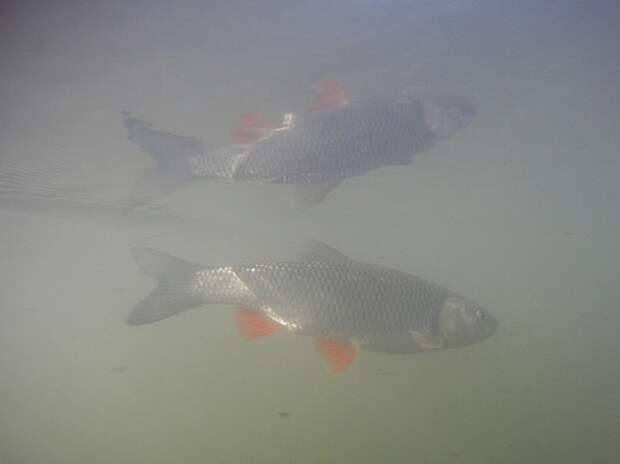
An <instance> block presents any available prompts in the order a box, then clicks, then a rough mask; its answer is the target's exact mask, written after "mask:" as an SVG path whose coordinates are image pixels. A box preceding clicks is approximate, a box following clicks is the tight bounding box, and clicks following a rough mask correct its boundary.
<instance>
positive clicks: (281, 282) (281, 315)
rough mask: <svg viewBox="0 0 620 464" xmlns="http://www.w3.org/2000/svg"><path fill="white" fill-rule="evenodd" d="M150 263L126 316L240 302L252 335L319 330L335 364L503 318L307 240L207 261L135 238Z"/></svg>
mask: <svg viewBox="0 0 620 464" xmlns="http://www.w3.org/2000/svg"><path fill="white" fill-rule="evenodd" d="M132 254H133V256H134V259H135V261H136V263H137V265H138V266H139V267H140V268H141V269H142V271H143V272H144V273H146V274H147V275H149V276H151V277H153V278H154V279H156V280H157V281H158V283H159V285H158V286H157V287H156V288H155V289H154V290H153V291H152V293H150V294H149V295H148V296H147V297H145V298H144V299H143V300H141V301H140V302H138V303H137V304H136V305H135V307H134V308H133V309H132V310H131V312H130V313H129V315H128V316H127V319H126V323H127V324H128V325H130V326H140V325H145V324H150V323H154V322H157V321H160V320H163V319H166V318H169V317H171V316H174V315H175V314H178V313H181V312H183V311H186V310H188V309H191V308H195V307H199V306H203V305H209V304H226V305H233V306H235V307H236V308H237V311H236V322H237V326H238V328H239V330H240V333H241V334H242V335H243V336H244V337H246V338H247V339H249V340H254V339H257V338H261V337H266V336H269V335H272V334H274V333H276V332H290V333H293V334H299V335H304V336H307V337H311V338H313V339H314V340H315V346H316V348H317V350H318V352H319V353H320V354H321V356H322V357H323V358H324V359H325V360H326V361H327V363H328V365H329V366H330V368H331V369H332V370H333V371H335V372H341V371H344V370H346V369H347V368H348V367H349V366H350V365H351V364H352V363H353V361H354V360H355V359H356V357H357V355H358V353H359V352H360V351H362V350H367V351H374V352H382V353H401V354H405V353H425V352H432V351H437V350H445V349H451V348H458V347H462V346H466V345H471V344H473V343H477V342H481V341H483V340H486V339H487V338H489V337H490V336H491V335H492V334H493V333H494V332H495V330H496V328H497V327H498V321H497V319H495V318H494V317H493V316H492V315H491V314H490V313H489V312H488V311H487V310H485V309H483V308H482V307H481V306H480V305H478V304H477V303H475V302H473V301H472V300H470V299H468V298H466V297H464V296H461V295H459V294H457V293H455V292H453V291H451V290H448V289H446V288H444V287H442V286H441V285H438V284H436V283H434V282H431V281H428V280H426V279H423V278H420V277H416V276H414V275H412V274H408V273H405V272H402V271H398V270H394V269H390V268H387V267H383V266H379V265H375V264H367V263H363V262H359V261H354V260H352V259H350V258H348V257H347V256H345V255H344V254H342V253H341V252H339V251H338V250H336V249H335V248H333V247H330V246H329V245H327V244H325V243H322V242H318V241H313V240H308V241H306V242H304V244H303V245H302V246H301V248H300V249H299V251H298V254H297V257H296V259H295V260H291V261H282V262H280V261H276V262H264V263H258V264H246V265H232V266H202V265H199V264H194V263H191V262H187V261H184V260H182V259H180V258H177V257H175V256H172V255H169V254H167V253H164V252H161V251H158V250H155V249H152V248H143V247H135V248H133V249H132Z"/></svg>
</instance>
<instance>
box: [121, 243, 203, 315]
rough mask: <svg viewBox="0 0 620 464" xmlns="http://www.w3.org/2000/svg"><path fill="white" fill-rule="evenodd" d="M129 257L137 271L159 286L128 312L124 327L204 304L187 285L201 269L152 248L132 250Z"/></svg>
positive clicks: (189, 285)
mask: <svg viewBox="0 0 620 464" xmlns="http://www.w3.org/2000/svg"><path fill="white" fill-rule="evenodd" d="M132 254H133V257H134V259H135V260H136V263H137V264H138V266H139V267H140V269H142V271H144V273H145V274H147V275H149V276H151V277H153V278H154V279H156V280H157V281H158V282H159V286H158V287H157V288H156V289H155V290H153V291H152V292H151V294H150V295H148V296H147V297H146V298H144V299H143V300H142V301H140V302H139V303H138V304H137V305H136V306H135V307H134V308H133V310H132V311H131V312H130V313H129V316H127V324H128V325H143V324H150V323H152V322H156V321H159V320H161V319H166V318H168V317H170V316H174V315H175V314H177V313H180V312H182V311H185V310H186V309H190V308H194V307H196V306H200V305H203V304H205V303H206V301H205V300H204V299H203V298H202V297H201V296H200V295H199V294H197V293H196V292H195V291H194V290H193V289H192V286H191V284H192V279H193V276H194V274H195V273H196V272H197V271H198V270H200V269H201V268H202V266H199V265H197V264H194V263H190V262H187V261H184V260H182V259H180V258H177V257H175V256H172V255H169V254H167V253H163V252H161V251H157V250H154V249H152V248H141V247H136V248H132Z"/></svg>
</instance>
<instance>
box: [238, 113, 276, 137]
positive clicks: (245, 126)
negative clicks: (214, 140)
mask: <svg viewBox="0 0 620 464" xmlns="http://www.w3.org/2000/svg"><path fill="white" fill-rule="evenodd" d="M239 119H240V121H239V127H237V128H236V129H235V130H234V131H233V133H232V137H233V141H234V142H235V143H252V142H258V141H259V140H263V139H265V138H269V137H270V136H271V134H272V133H273V130H274V129H275V126H274V125H273V124H272V123H270V122H269V121H268V120H267V119H266V118H265V117H264V116H262V115H261V114H260V113H257V112H254V111H252V112H247V113H243V114H242V115H241V117H240V118H239Z"/></svg>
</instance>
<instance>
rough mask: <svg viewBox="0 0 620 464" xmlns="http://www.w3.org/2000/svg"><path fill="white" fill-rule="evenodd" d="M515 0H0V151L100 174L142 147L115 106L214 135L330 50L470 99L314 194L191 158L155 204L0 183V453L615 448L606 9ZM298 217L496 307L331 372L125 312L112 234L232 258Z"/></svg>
mask: <svg viewBox="0 0 620 464" xmlns="http://www.w3.org/2000/svg"><path fill="white" fill-rule="evenodd" d="M505 3H509V2H505ZM527 3H528V4H526V5H522V7H514V6H509V5H503V6H502V5H500V4H496V2H485V1H477V2H476V1H471V2H467V1H463V2H448V3H446V4H443V5H441V6H436V5H434V4H431V3H430V2H419V3H409V2H370V1H346V2H339V3H337V4H336V6H332V7H327V6H326V5H323V4H322V2H317V3H305V2H298V3H295V2H278V1H269V2H263V3H261V4H258V3H256V4H255V3H252V2H230V3H225V2H221V3H220V4H217V3H209V2H206V4H205V5H203V4H202V3H200V2H196V3H192V2H187V3H182V4H178V5H176V4H175V6H172V5H167V4H163V3H162V4H159V5H158V4H155V3H153V4H151V3H148V2H136V3H134V4H132V5H129V6H128V5H125V4H124V3H118V4H116V3H111V4H109V5H108V4H106V5H104V4H102V5H99V6H92V8H91V7H85V6H76V5H74V4H73V2H66V3H65V4H58V6H57V7H56V6H55V7H53V8H52V7H51V6H44V5H43V4H41V5H38V4H36V3H31V5H30V6H13V7H6V8H7V16H6V17H5V18H4V19H3V20H2V21H3V23H2V24H3V29H4V32H3V33H2V34H3V37H4V38H5V40H3V44H2V54H3V56H4V58H3V63H4V64H3V67H2V71H0V76H2V83H3V85H2V87H3V91H2V94H3V98H2V100H3V102H4V103H3V104H2V110H0V111H1V118H2V125H1V127H0V131H1V134H2V135H1V137H0V147H1V150H0V151H1V155H0V156H2V158H1V161H2V162H4V163H7V162H10V163H15V162H19V163H22V164H24V165H26V166H28V167H30V168H32V167H35V168H36V167H37V166H39V165H41V163H47V164H56V163H61V164H63V165H65V164H66V162H67V161H68V163H69V164H70V165H71V167H72V169H73V171H71V170H69V171H68V174H67V177H68V179H65V180H67V181H68V183H71V184H73V185H80V186H87V187H89V188H94V190H95V191H97V192H101V191H105V195H107V196H109V197H116V198H119V197H122V195H123V194H126V192H127V191H129V190H130V188H131V185H132V182H133V180H134V179H135V178H137V177H138V176H139V175H140V174H141V173H142V172H143V171H144V170H145V169H147V168H148V167H149V166H150V164H149V163H150V161H149V159H148V157H147V155H145V154H141V153H140V152H139V151H138V150H137V149H136V148H135V146H133V145H132V144H131V143H129V142H128V141H127V140H126V135H125V133H124V130H123V128H122V126H121V110H124V109H128V110H130V111H132V112H134V113H135V114H137V115H138V116H140V117H144V118H145V119H147V120H151V121H154V122H156V124H157V125H158V127H161V128H163V129H166V130H170V131H172V132H175V133H181V134H187V135H196V136H199V137H202V138H204V139H205V140H207V141H208V142H209V143H210V144H212V145H213V146H217V145H220V144H224V143H227V140H228V137H229V133H230V129H231V127H233V126H234V124H235V122H236V121H237V118H238V115H239V114H240V113H242V112H244V111H250V110H251V111H254V110H259V111H261V112H264V113H265V114H268V115H278V114H280V113H282V112H283V111H287V110H291V109H292V108H299V107H303V106H304V105H305V104H306V102H307V101H308V99H309V98H311V96H312V92H313V90H312V85H313V84H315V83H316V82H317V81H318V80H319V79H321V78H323V77H326V76H327V77H336V78H338V79H339V80H341V81H342V82H344V83H345V85H346V87H347V89H348V91H349V92H350V94H351V95H352V96H356V95H370V94H382V95H383V94H398V93H399V92H403V91H405V90H407V89H409V91H411V89H413V88H416V87H417V86H420V87H423V88H424V89H429V90H431V91H441V92H449V93H453V94H456V95H462V96H466V97H468V98H471V99H472V100H473V101H475V103H476V105H477V107H478V114H477V116H476V118H475V120H474V121H473V123H472V124H471V125H470V126H469V127H468V128H467V129H465V130H464V131H462V132H461V133H459V134H457V135H455V136H454V137H452V138H451V139H450V140H448V141H446V142H443V143H441V144H439V145H438V146H437V147H435V148H433V149H432V150H431V151H429V152H426V153H424V154H422V155H420V156H419V157H418V158H416V160H415V162H414V164H413V165H412V166H411V167H390V168H384V169H381V170H378V171H374V172H372V173H370V174H368V175H366V176H363V177H358V178H354V179H348V180H346V181H345V182H344V183H343V184H342V185H341V186H339V187H338V188H337V189H336V190H335V191H334V192H333V193H332V194H331V195H330V196H329V197H328V199H327V201H326V202H324V203H323V204H321V205H319V206H318V207H316V208H313V209H310V210H307V211H300V210H298V209H296V208H295V206H294V201H293V195H292V189H290V188H289V187H287V186H280V185H270V184H259V183H237V184H235V183H218V182H214V183H209V182H203V183H200V184H195V185H193V186H192V187H190V188H188V189H185V190H183V191H180V192H178V193H176V194H174V195H171V196H170V197H169V198H167V199H165V200H163V202H162V205H163V207H164V208H165V211H166V212H167V213H171V214H170V215H166V214H160V213H159V212H153V213H149V214H148V215H146V216H145V215H139V214H124V213H122V212H121V213H119V212H118V211H116V210H114V209H113V208H112V209H110V210H108V209H106V208H103V207H95V206H93V207H88V208H81V209H80V208H76V207H66V205H65V206H59V205H54V204H53V205H49V204H47V203H43V205H41V204H39V205H37V206H35V207H32V208H30V207H29V208H25V207H24V205H21V204H19V205H15V203H12V202H11V203H7V204H6V205H5V209H3V211H2V213H1V216H0V221H2V227H0V256H2V263H3V265H2V266H0V315H1V316H2V324H0V378H1V381H0V462H2V463H3V464H4V463H6V464H16V463H23V464H31V463H32V464H39V463H45V464H72V463H76V464H77V463H83V462H89V463H102V464H103V463H128V464H134V463H135V464H138V463H149V464H155V463H170V462H183V463H241V462H243V463H245V462H247V463H331V462H334V463H347V462H355V463H377V462H393V463H409V462H416V463H513V462H514V463H524V462H545V463H546V462H549V463H555V462H562V463H573V462H575V463H577V462H580V463H581V462H597V463H612V462H615V461H616V459H617V455H618V452H619V451H620V450H619V446H618V442H619V441H618V432H617V431H618V430H619V427H620V407H619V405H620V398H619V396H618V391H619V387H620V370H619V369H618V365H620V364H619V361H620V342H619V341H618V327H619V326H620V292H619V290H618V282H619V277H620V251H619V250H620V248H619V247H618V243H617V242H618V240H617V237H618V232H619V231H620V215H619V214H618V201H619V200H620V187H619V186H620V184H619V183H618V181H617V179H618V175H619V174H620V158H619V157H618V152H619V150H618V149H619V146H620V140H619V136H618V130H617V128H618V123H619V121H620V114H619V113H620V111H619V110H620V104H619V103H620V99H619V96H620V94H619V88H618V77H619V71H620V66H619V64H620V63H619V60H618V58H617V56H616V54H615V51H614V50H615V46H616V44H617V43H618V39H619V37H618V32H617V27H616V26H615V24H617V20H618V18H619V15H618V8H617V7H614V6H613V3H612V2H609V3H608V4H605V3H604V2H593V3H587V4H586V3H580V2H569V4H565V3H562V4H560V3H554V2H546V3H543V4H540V3H538V2H527ZM7 18H8V19H7ZM425 91H426V90H425ZM11 165H12V164H11ZM1 168H2V165H1V164H0V171H1ZM71 172H74V173H75V172H80V173H81V174H80V175H75V174H71ZM84 173H86V174H84ZM72 176H73V177H72ZM69 181H71V182H69ZM9 206H10V208H9ZM172 213H174V216H173V217H171V215H172ZM304 238H314V239H320V240H323V241H325V242H327V243H329V244H330V245H333V246H335V247H337V248H338V249H340V250H341V251H343V252H344V253H346V254H347V255H349V256H351V257H354V258H355V259H359V260H361V261H365V262H372V263H378V264H382V265H386V266H389V267H391V268H395V269H399V270H403V271H406V272H411V273H414V274H416V275H419V276H422V277H425V278H428V279H430V280H433V281H436V282H438V283H441V284H442V285H445V286H446V287H449V288H451V289H453V290H455V291H458V292H459V293H462V294H465V295H468V296H469V297H471V298H472V299H474V300H476V301H478V302H480V303H481V304H482V305H483V306H484V307H486V308H488V309H489V311H490V312H491V313H492V314H493V315H494V316H495V317H497V318H498V319H499V321H500V328H499V330H498V332H497V333H496V334H495V335H494V336H493V337H492V338H491V339H490V340H488V341H486V342H484V343H481V344H478V345H473V346H471V347H468V348H463V349H458V350H450V351H444V352H437V353H431V354H428V355H418V356H415V355H410V356H404V355H403V356H400V355H382V354H376V353H370V352H362V353H361V354H360V356H359V358H358V360H357V361H356V363H355V364H354V365H353V366H352V368H351V369H350V370H348V371H347V372H346V373H344V374H341V375H334V374H332V373H330V371H329V369H328V368H327V366H326V365H325V363H324V362H323V361H322V360H321V358H320V357H319V356H318V355H317V353H316V352H315V350H314V345H313V343H312V340H310V339H308V338H305V337H300V336H295V335H290V334H276V335H274V336H272V337H268V338H265V339H261V340H258V341H256V342H248V341H246V340H244V339H243V338H242V337H240V336H239V335H238V334H237V330H236V327H235V323H234V316H233V311H232V308H230V307H227V306H210V307H204V308H201V309H196V310H192V311H189V312H186V313H184V314H181V315H179V316H177V317H174V318H171V319H169V320H166V321H162V322H160V323H157V324H154V325H147V326H143V327H128V326H126V325H125V322H124V321H125V317H126V315H127V313H128V312H129V311H130V310H131V308H132V307H133V306H134V305H135V304H136V303H137V302H138V301H139V300H140V299H142V298H143V297H144V296H145V295H146V294H147V293H149V292H150V291H151V289H152V288H153V287H154V282H153V281H152V280H151V279H149V278H148V277H146V276H144V275H143V274H142V273H141V272H140V271H139V269H138V268H137V266H136V265H135V263H134V262H133V260H132V259H131V255H130V254H129V248H130V247H131V246H132V245H141V246H150V247H154V248H157V249H161V250H165V251H167V252H170V253H173V254H175V255H178V256H181V257H183V258H185V259H189V260H191V261H195V262H199V263H204V264H232V263H243V262H254V261H258V260H271V259H286V258H287V257H290V256H291V255H292V254H293V253H294V250H295V247H296V246H297V245H296V244H297V243H299V241H300V240H302V239H304Z"/></svg>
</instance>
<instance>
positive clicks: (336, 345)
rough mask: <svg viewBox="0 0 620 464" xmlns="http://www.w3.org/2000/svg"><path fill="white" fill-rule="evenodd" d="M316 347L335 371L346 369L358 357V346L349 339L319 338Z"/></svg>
mask: <svg viewBox="0 0 620 464" xmlns="http://www.w3.org/2000/svg"><path fill="white" fill-rule="evenodd" d="M316 349H317V350H318V352H319V354H320V355H321V356H322V357H323V359H325V361H327V363H328V364H329V367H330V368H331V369H332V370H333V371H334V372H342V371H344V370H346V369H347V368H348V367H349V366H350V365H351V364H353V361H355V358H356V357H357V351H358V350H357V347H356V346H355V344H354V343H353V342H351V341H349V340H345V339H338V338H318V339H317V340H316Z"/></svg>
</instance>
